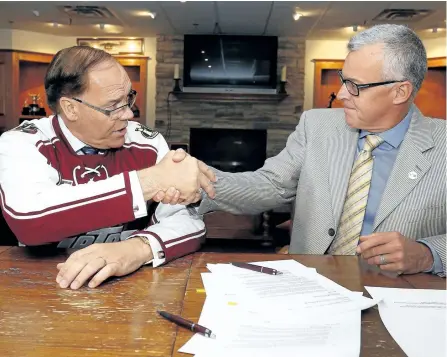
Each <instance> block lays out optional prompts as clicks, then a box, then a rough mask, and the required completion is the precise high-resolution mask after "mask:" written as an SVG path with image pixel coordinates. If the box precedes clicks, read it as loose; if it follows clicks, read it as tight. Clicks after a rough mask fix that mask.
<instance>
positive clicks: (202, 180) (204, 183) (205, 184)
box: [199, 173, 216, 198]
mask: <svg viewBox="0 0 447 357" xmlns="http://www.w3.org/2000/svg"><path fill="white" fill-rule="evenodd" d="M199 185H200V187H201V188H202V189H203V190H204V191H205V193H206V194H207V195H208V197H210V198H214V197H215V196H216V191H215V190H214V186H213V185H212V184H211V182H210V180H209V179H208V177H207V176H205V175H204V174H203V173H200V174H199Z"/></svg>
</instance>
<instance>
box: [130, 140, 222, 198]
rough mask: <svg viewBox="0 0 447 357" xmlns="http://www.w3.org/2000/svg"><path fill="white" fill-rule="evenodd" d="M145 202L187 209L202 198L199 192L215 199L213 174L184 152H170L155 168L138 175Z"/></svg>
mask: <svg viewBox="0 0 447 357" xmlns="http://www.w3.org/2000/svg"><path fill="white" fill-rule="evenodd" d="M137 174H138V178H139V180H140V185H141V188H142V191H143V195H144V199H145V200H146V201H149V200H153V201H156V202H162V203H166V204H171V205H175V204H182V205H188V204H190V203H194V202H197V201H199V200H200V199H201V198H202V190H203V191H205V193H206V194H207V195H208V196H209V197H210V198H214V195H215V191H214V186H213V184H212V182H215V181H216V176H215V175H214V172H213V171H212V170H211V169H210V168H209V167H208V166H207V165H206V164H204V163H203V162H202V161H200V160H197V159H196V158H194V157H192V156H190V155H188V154H187V153H186V152H185V151H184V150H182V149H178V150H176V151H173V150H171V151H170V152H168V153H167V154H166V155H165V157H164V158H163V159H162V160H161V161H160V162H159V163H158V164H156V165H154V166H152V167H149V168H147V169H143V170H140V171H138V173H137Z"/></svg>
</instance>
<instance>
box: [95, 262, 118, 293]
mask: <svg viewBox="0 0 447 357" xmlns="http://www.w3.org/2000/svg"><path fill="white" fill-rule="evenodd" d="M115 272H116V263H112V264H107V265H106V266H105V267H104V268H102V269H101V270H100V271H99V272H98V273H97V274H96V275H95V276H94V277H93V279H92V280H90V282H89V283H88V287H89V288H96V287H97V286H98V285H100V284H102V283H103V282H104V280H106V279H107V278H110V277H111V276H113V275H115Z"/></svg>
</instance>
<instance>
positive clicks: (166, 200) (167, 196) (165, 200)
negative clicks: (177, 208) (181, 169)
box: [161, 187, 177, 204]
mask: <svg viewBox="0 0 447 357" xmlns="http://www.w3.org/2000/svg"><path fill="white" fill-rule="evenodd" d="M176 194H177V190H176V189H175V187H169V188H168V189H167V190H166V192H165V196H164V197H163V200H162V201H161V202H163V203H164V204H168V203H170V202H171V201H172V199H173V198H174V196H175V195H176Z"/></svg>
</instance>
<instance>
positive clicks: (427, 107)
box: [414, 57, 446, 119]
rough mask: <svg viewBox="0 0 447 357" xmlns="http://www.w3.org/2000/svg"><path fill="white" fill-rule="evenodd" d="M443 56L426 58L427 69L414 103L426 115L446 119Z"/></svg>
mask: <svg viewBox="0 0 447 357" xmlns="http://www.w3.org/2000/svg"><path fill="white" fill-rule="evenodd" d="M445 62H446V59H445V57H440V58H431V59H429V60H428V71H427V74H426V75H425V79H424V82H422V86H421V89H419V93H418V95H417V96H416V98H415V99H414V103H415V104H416V105H417V107H418V108H419V110H420V111H421V112H422V113H423V114H424V115H426V116H429V117H433V118H440V119H446V112H445V105H446V101H445Z"/></svg>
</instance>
